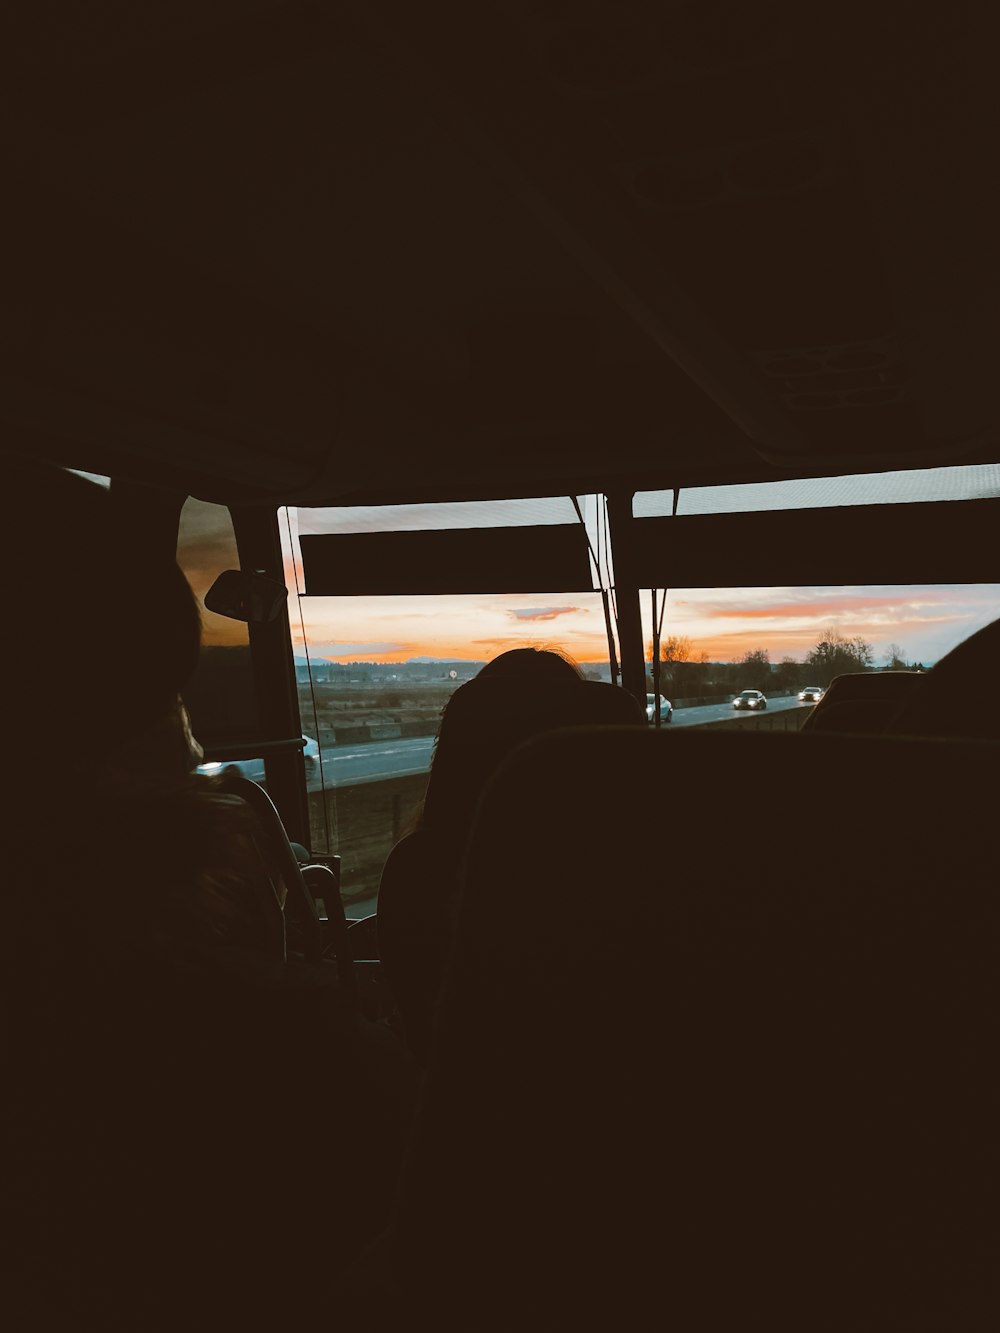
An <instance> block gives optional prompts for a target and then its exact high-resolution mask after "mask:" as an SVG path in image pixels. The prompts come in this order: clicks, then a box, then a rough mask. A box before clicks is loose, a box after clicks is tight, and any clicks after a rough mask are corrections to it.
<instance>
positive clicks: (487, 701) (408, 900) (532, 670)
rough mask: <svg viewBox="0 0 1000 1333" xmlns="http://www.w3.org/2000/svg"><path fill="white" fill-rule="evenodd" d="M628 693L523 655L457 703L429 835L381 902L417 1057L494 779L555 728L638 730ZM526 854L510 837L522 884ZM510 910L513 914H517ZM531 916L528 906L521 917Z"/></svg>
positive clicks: (406, 846)
mask: <svg viewBox="0 0 1000 1333" xmlns="http://www.w3.org/2000/svg"><path fill="white" fill-rule="evenodd" d="M642 721H644V716H643V713H642V709H641V708H640V706H639V705H638V704H637V703H636V701H635V700H634V699H633V698H632V696H631V695H630V694H627V693H626V692H625V691H624V690H620V689H617V688H615V687H614V686H611V685H604V684H600V683H596V682H593V681H585V680H583V679H582V678H581V676H580V673H579V671H578V670H577V668H576V667H575V666H574V665H573V664H572V663H571V662H570V661H569V660H568V659H566V658H565V657H563V656H562V655H561V654H559V653H557V652H553V651H550V650H543V649H535V648H517V649H514V650H512V651H511V652H507V653H503V654H501V655H500V656H499V657H497V658H495V659H494V660H493V661H492V662H489V663H488V664H487V665H486V666H485V667H483V669H482V671H480V672H479V674H478V675H477V676H476V677H475V679H474V680H471V681H469V682H468V683H467V684H465V685H463V686H461V687H460V688H459V689H458V690H456V691H455V693H454V694H453V695H452V697H451V699H450V700H449V702H448V705H447V707H446V708H445V711H444V716H443V717H442V720H441V727H440V731H439V733H438V738H437V741H436V743H435V750H434V758H433V762H432V764H431V774H430V779H429V781H428V785H427V794H426V797H425V799H424V804H423V810H422V813H421V819H420V825H419V827H418V829H417V830H416V832H414V833H412V834H410V835H409V836H408V837H405V838H403V839H401V841H400V842H398V843H397V844H396V846H395V847H394V848H393V850H392V852H391V853H390V855H389V858H388V860H387V861H386V865H385V868H384V870H383V872H382V881H381V885H380V888H379V900H378V938H379V953H380V957H381V959H382V964H383V966H384V968H385V970H386V975H387V978H388V981H389V984H390V987H391V988H392V992H393V995H394V997H395V999H396V1003H397V1006H398V1008H399V1012H400V1016H401V1018H402V1020H403V1024H404V1028H405V1031H406V1035H407V1040H408V1041H409V1043H410V1045H411V1047H412V1049H413V1050H414V1052H415V1053H416V1054H417V1055H418V1057H419V1058H421V1059H424V1058H425V1057H426V1054H427V1050H428V1046H429V1042H430V1035H431V1028H432V1018H433V1010H434V1005H435V1002H436V999H437V995H438V992H439V990H440V987H441V980H442V977H443V974H444V969H445V963H446V960H447V957H448V952H449V948H450V941H451V926H452V911H453V906H454V893H455V882H456V876H457V872H458V868H459V866H460V863H461V859H462V856H463V853H464V849H465V843H466V839H467V838H468V834H469V830H470V828H471V826H472V822H473V818H474V815H475V811H476V807H477V805H478V802H479V799H480V797H481V795H482V793H483V790H484V788H485V787H486V785H487V783H488V781H489V779H490V777H491V776H492V774H493V773H494V771H495V770H496V769H497V767H498V766H499V765H500V763H501V762H502V761H503V760H504V759H505V758H506V757H507V755H508V754H510V752H511V751H512V750H514V749H515V748H516V747H517V746H518V745H519V744H520V743H521V742H522V741H526V740H529V739H530V738H531V737H533V736H537V735H539V734H541V733H542V732H545V731H550V730H552V729H553V728H555V727H566V726H573V725H578V724H583V723H590V722H605V723H608V722H611V723H623V722H624V723H639V722H642ZM517 867H518V844H517V836H516V831H515V830H511V844H510V870H511V881H512V884H516V880H517ZM505 910H514V909H513V908H512V907H511V905H510V904H508V905H507V906H506V907H505ZM516 910H519V911H522V912H527V911H529V910H530V906H529V905H528V904H520V905H519V907H518V908H517V909H516Z"/></svg>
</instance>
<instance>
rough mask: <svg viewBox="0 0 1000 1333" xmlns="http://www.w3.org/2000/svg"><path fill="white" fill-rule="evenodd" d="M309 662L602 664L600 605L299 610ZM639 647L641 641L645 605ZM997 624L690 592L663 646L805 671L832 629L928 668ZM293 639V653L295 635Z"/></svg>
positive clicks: (757, 592)
mask: <svg viewBox="0 0 1000 1333" xmlns="http://www.w3.org/2000/svg"><path fill="white" fill-rule="evenodd" d="M302 610H303V615H304V619H305V625H306V634H307V636H308V640H309V651H310V654H311V655H314V656H316V657H319V658H329V659H331V660H333V661H342V662H348V661H358V660H378V661H383V662H389V661H393V662H402V661H406V660H407V659H408V658H411V657H443V658H452V657H453V658H471V659H474V660H484V659H489V658H491V657H494V656H496V654H498V653H501V652H504V651H505V650H506V649H508V648H515V647H521V646H524V645H526V644H535V645H537V646H555V647H560V648H563V649H564V650H565V651H566V652H568V653H569V654H570V655H571V656H572V657H574V658H575V659H576V660H577V661H579V662H591V661H607V657H608V652H607V639H606V635H605V630H604V616H603V612H602V609H601V601H600V597H599V596H598V595H597V594H596V593H595V594H593V595H592V596H589V597H588V596H581V595H579V594H576V595H573V596H568V595H565V594H563V595H559V594H552V595H550V596H545V597H539V596H537V595H533V596H527V595H525V596H517V597H385V598H364V599H361V598H348V597H342V598H333V597H317V598H309V597H307V598H303V600H302ZM643 612H644V616H643V619H644V640H645V641H648V640H649V638H650V608H649V599H648V593H647V594H644V596H643ZM998 615H1000V585H997V584H976V585H970V586H958V587H954V586H945V585H940V586H935V587H870V588H744V589H739V590H733V589H698V590H697V591H691V592H683V591H678V592H675V593H672V594H670V596H669V598H668V602H667V610H666V615H665V617H664V627H663V632H664V634H665V635H666V634H683V635H687V636H689V637H690V638H691V640H692V642H693V647H694V650H695V652H696V653H697V652H705V653H706V654H707V655H708V657H709V659H710V660H713V661H731V660H733V659H734V658H737V657H739V656H740V655H741V654H742V653H744V652H746V651H747V650H748V649H752V648H766V649H767V650H768V651H769V653H770V655H771V660H772V661H774V662H778V661H780V660H781V658H782V657H786V656H787V657H794V658H796V659H799V660H801V659H803V658H804V657H805V655H806V653H807V652H808V650H809V649H810V648H811V647H812V646H813V645H814V644H815V643H816V642H817V640H818V639H819V638H820V637H821V635H822V634H823V633H824V632H825V631H826V630H827V629H830V628H834V629H836V630H838V631H839V632H840V633H841V634H843V635H846V636H847V637H853V636H854V635H858V634H860V635H861V636H862V637H864V638H865V639H867V640H869V641H870V642H871V643H872V644H873V645H874V649H875V655H876V659H879V658H881V656H882V654H883V653H884V652H885V650H886V648H887V646H888V645H889V644H890V643H895V644H898V645H899V646H900V647H902V648H903V649H904V650H905V654H906V656H907V658H908V660H910V661H920V662H924V663H930V662H933V661H936V660H937V659H938V658H939V657H940V656H942V655H943V654H944V653H946V652H947V651H948V650H949V649H950V648H952V647H954V645H955V644H957V643H959V642H960V641H961V640H962V639H964V638H966V637H967V636H968V635H969V634H971V633H973V632H974V631H975V630H977V629H979V628H980V627H981V626H982V625H985V624H988V623H989V622H990V621H991V620H995V619H996V618H997V616H998ZM292 638H293V642H294V643H295V644H296V651H298V652H301V651H302V650H301V644H302V630H301V626H299V625H298V624H293V627H292Z"/></svg>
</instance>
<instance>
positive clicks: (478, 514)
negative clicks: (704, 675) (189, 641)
mask: <svg viewBox="0 0 1000 1333" xmlns="http://www.w3.org/2000/svg"><path fill="white" fill-rule="evenodd" d="M945 474H947V475H945ZM902 475H903V480H902V482H899V481H894V480H893V479H892V476H891V475H890V474H887V475H886V477H884V478H876V479H871V478H868V479H865V485H866V487H867V488H868V489H867V490H866V491H864V492H862V493H865V494H867V493H869V491H870V489H871V486H872V485H873V484H874V483H876V482H877V483H878V485H880V486H881V487H882V488H883V490H885V491H886V495H885V497H884V498H886V499H890V498H906V499H913V498H929V497H927V496H921V495H920V494H916V495H915V494H914V487H915V486H916V484H917V483H916V480H915V479H916V478H917V477H918V474H913V473H908V474H902ZM932 481H933V484H934V486H935V487H936V488H937V493H936V495H935V498H949V499H950V498H955V499H958V498H964V497H965V496H971V495H980V496H981V495H983V494H984V493H990V494H996V493H997V488H998V486H1000V471H998V469H988V470H987V469H981V470H973V469H959V468H955V469H937V470H936V472H935V473H934V474H933V475H932ZM945 484H947V487H948V488H950V489H946V490H945V491H944V493H943V494H942V492H941V488H942V486H943V485H945ZM780 485H781V486H785V487H790V486H794V487H795V491H794V494H793V495H792V496H791V500H792V501H795V502H798V503H809V502H810V500H811V496H810V487H816V488H821V491H820V490H819V489H818V490H817V494H818V495H821V500H822V502H823V503H825V504H830V503H834V504H836V503H857V501H858V494H859V491H858V486H859V483H858V481H857V479H851V478H834V479H825V480H823V481H822V482H820V483H810V482H799V483H780ZM900 485H903V486H905V488H906V492H905V494H898V490H899V487H900ZM890 487H895V488H896V490H895V491H893V492H891V493H890ZM837 488H839V489H837ZM749 489H751V488H741V487H726V488H713V492H712V495H711V501H712V504H713V505H714V506H715V507H720V504H719V502H720V501H721V507H729V506H732V507H737V505H739V504H746V502H747V497H746V496H745V495H741V494H736V493H737V492H742V491H746V490H749ZM753 489H755V490H760V489H762V488H753ZM772 489H773V488H769V491H768V494H767V495H766V496H765V500H766V502H767V503H761V502H757V501H756V499H755V497H751V498H752V499H754V500H755V503H754V506H753V507H770V504H771V503H772V502H773V498H772V496H771V494H770V491H771V490H772ZM685 494H686V495H687V504H686V505H684V504H682V509H681V512H684V509H685V508H687V507H688V506H690V507H689V508H688V512H696V511H697V510H698V509H701V508H703V506H704V504H705V499H704V497H702V496H700V495H699V493H697V492H688V493H682V499H683V497H684V495H685ZM803 497H804V498H803ZM777 498H778V500H780V502H781V503H782V504H789V503H790V501H789V497H788V496H787V495H786V494H784V493H783V494H782V495H781V496H779V497H777ZM669 499H670V497H669V495H664V494H663V493H658V494H657V493H647V495H646V496H644V497H637V508H636V512H637V514H639V513H655V512H661V513H662V512H669V508H668V507H667V506H668V504H669ZM640 501H641V504H642V508H640ZM581 504H582V505H583V506H584V512H585V517H586V518H587V521H588V528H589V530H590V532H591V537H592V540H596V538H597V536H598V533H597V531H596V529H595V527H594V521H595V520H594V509H593V507H591V508H590V509H588V508H587V500H586V498H585V497H581ZM470 511H471V520H470ZM573 518H574V511H573V509H572V504H571V502H570V500H569V499H567V498H566V497H557V498H555V499H546V500H532V501H501V502H493V503H488V504H479V505H475V506H469V505H457V504H456V505H434V506H421V505H408V506H395V507H393V509H392V510H391V511H390V510H389V509H388V508H385V507H383V508H380V509H377V510H375V509H371V510H367V509H353V510H339V511H337V510H299V511H295V510H291V511H288V517H287V518H286V517H285V513H284V511H283V512H282V524H283V539H284V545H285V549H286V579H287V581H288V585H289V588H290V601H289V613H290V619H291V625H292V639H293V644H294V647H295V651H296V653H297V654H302V653H303V651H304V648H303V643H304V639H303V630H302V621H304V623H305V634H306V638H307V639H308V646H309V653H310V655H311V656H314V657H316V658H326V659H330V660H334V661H341V662H349V661H363V660H367V661H371V660H376V661H383V662H402V661H406V660H407V659H409V658H419V657H430V658H464V659H469V660H474V661H483V660H488V659H489V658H491V657H494V656H496V655H497V654H498V653H501V652H503V651H505V650H506V649H508V648H512V647H518V646H524V645H527V644H534V645H536V646H553V647H560V648H562V649H564V650H565V651H566V652H568V653H569V654H570V655H571V656H572V657H574V658H575V659H576V660H577V661H579V662H598V661H607V656H608V653H607V638H606V634H605V627H604V616H603V611H602V608H601V599H600V596H599V594H598V593H596V592H594V593H583V594H581V593H574V594H565V593H532V594H520V595H510V596H494V595H480V596H419V597H418V596H412V597H398V596H397V597H302V598H301V599H299V598H298V597H297V596H296V569H295V564H294V563H293V560H292V558H291V552H292V550H293V549H295V548H297V540H296V539H297V535H298V531H299V530H301V531H302V532H306V531H311V532H318V531H320V532H321V531H331V530H334V531H340V532H365V531H373V530H379V529H383V530H384V529H386V528H387V527H389V528H399V527H407V528H425V527H435V528H446V527H466V526H484V525H492V524H509V523H552V522H556V523H565V522H569V521H573ZM289 522H290V523H291V527H292V534H291V542H289V539H288V533H287V526H288V524H289ZM183 536H184V541H183V543H182V545H183V548H184V550H185V561H184V564H185V572H186V573H187V574H188V577H189V578H190V579H191V582H192V584H193V586H194V588H195V591H196V592H197V593H198V594H199V596H203V595H204V591H205V589H206V588H207V587H208V586H209V584H210V583H211V581H212V580H213V579H214V577H215V575H216V574H217V573H218V572H219V571H220V570H221V569H223V568H226V567H227V566H230V567H231V566H232V565H234V564H235V563H236V559H235V546H234V544H233V541H232V535H231V528H230V527H229V520H228V515H227V514H226V512H225V510H222V509H220V508H219V507H218V506H215V505H207V504H203V503H202V502H199V501H189V502H188V506H187V507H186V510H185V520H184V534H183ZM298 575H299V580H298V586H299V587H300V588H301V587H302V586H304V584H303V580H302V572H301V567H299V570H298ZM642 612H643V619H644V640H645V641H646V642H648V640H649V638H650V637H651V630H650V625H651V622H650V605H649V594H648V592H646V593H643V596H642ZM998 616H1000V585H998V584H974V585H943V584H941V585H934V586H930V587H924V586H870V587H820V588H798V587H783V588H743V589H722V588H719V589H697V590H693V591H684V590H674V591H672V592H671V593H670V595H669V598H668V603H667V610H666V615H665V618H664V626H663V632H664V635H668V634H682V635H686V636H688V637H690V638H691V640H692V643H693V647H694V650H695V653H700V652H704V653H705V654H706V655H707V656H708V658H709V660H718V661H730V660H733V659H734V658H737V657H739V656H740V655H741V654H742V653H744V652H746V651H747V650H749V649H754V648H766V649H767V650H768V652H769V653H770V655H771V660H772V661H774V662H778V661H780V660H781V658H782V657H786V656H787V657H792V658H796V659H799V660H801V659H803V658H804V657H805V655H806V653H807V652H808V651H809V649H810V648H811V647H812V646H813V645H814V644H815V643H816V642H817V640H818V639H819V638H820V637H821V636H822V635H823V634H824V633H825V632H826V631H827V630H829V629H835V630H837V631H839V632H840V633H841V634H843V635H845V636H848V637H853V636H855V635H861V636H862V637H863V638H865V639H867V640H868V641H870V642H871V643H872V645H873V646H874V650H875V656H876V660H877V661H878V660H880V659H881V658H882V656H883V654H884V653H885V651H886V649H887V647H888V645H889V644H893V643H894V644H897V645H899V646H900V647H901V648H902V649H903V651H904V655H905V656H906V657H907V659H908V660H911V661H920V662H923V663H925V664H928V663H931V662H934V661H936V660H937V659H938V658H939V657H941V656H942V655H943V654H944V653H946V652H947V651H948V650H949V649H950V648H952V647H954V646H955V644H957V643H959V642H961V640H962V639H964V638H966V637H968V635H969V634H971V633H973V632H974V631H975V630H977V629H979V628H980V627H981V626H982V625H985V624H988V623H989V622H990V621H992V620H994V619H996V618H997V617H998ZM205 630H206V633H205V640H206V642H207V643H245V642H246V631H245V627H244V626H242V625H240V624H239V623H238V622H233V621H225V620H222V619H221V618H220V617H215V616H209V615H206V625H205Z"/></svg>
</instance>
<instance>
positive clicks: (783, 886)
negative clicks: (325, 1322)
mask: <svg viewBox="0 0 1000 1333" xmlns="http://www.w3.org/2000/svg"><path fill="white" fill-rule="evenodd" d="M995 758H996V751H995V749H994V748H993V747H988V746H976V745H974V744H954V745H953V744H950V743H942V742H937V743H934V742H920V741H905V740H900V739H890V738H883V737H859V738H851V739H847V738H844V737H840V736H822V735H819V736H812V737H808V736H807V737H800V736H786V735H781V734H778V735H770V734H754V735H744V734H742V733H724V732H720V733H712V734H703V735H697V734H694V733H684V732H680V733H675V734H670V733H666V734H663V733H661V734H656V733H652V732H646V731H638V730H637V731H634V732H633V731H630V730H606V731H603V732H602V731H599V730H596V729H585V730H579V731H565V732H560V733H554V734H552V735H550V736H546V737H542V738H540V739H538V740H536V741H534V742H532V743H530V744H528V745H526V746H524V747H522V748H521V749H520V750H518V751H517V752H516V753H515V754H513V755H512V756H511V757H510V759H509V760H508V762H507V763H506V764H505V765H504V766H503V767H502V769H501V770H500V771H499V772H498V774H497V776H496V778H495V779H494V781H493V783H492V784H491V786H490V788H489V790H488V791H487V793H486V795H485V797H484V799H483V802H482V806H481V808H480V811H479V817H478V820H477V824H476V827H475V829H474V832H473V835H472V839H471V842H470V845H469V850H468V858H467V862H466V866H465V871H464V876H463V884H464V891H463V899H462V904H461V912H460V919H459V926H458V938H457V949H456V953H455V956H454V960H453V966H452V970H451V972H450V975H449V979H448V982H447V984H446V989H445V994H444V998H443V1007H442V1014H441V1020H440V1026H439V1028H438V1031H437V1034H436V1038H435V1046H434V1050H433V1052H432V1058H431V1068H430V1073H429V1078H428V1084H427V1089H426V1095H425V1101H424V1105H423V1107H422V1110H421V1113H420V1116H419V1118H418V1124H417V1130H416V1135H415V1141H414V1145H413V1150H412V1154H411V1159H410V1163H409V1167H408V1169H407V1172H406V1175H405V1178H404V1183H403V1189H402V1193H401V1201H400V1209H399V1218H398V1225H397V1230H396V1234H395V1242H394V1254H393V1261H392V1262H393V1272H394V1279H395V1288H394V1289H395V1292H396V1294H397V1297H398V1298H400V1299H403V1300H405V1302H406V1305H407V1308H408V1309H412V1310H416V1311H421V1310H424V1311H428V1310H433V1311H434V1313H435V1318H436V1320H437V1323H438V1327H446V1328H452V1327H454V1328H458V1327H471V1328H477V1329H490V1330H493V1329H496V1330H500V1329H508V1328H514V1327H517V1328H532V1329H536V1328H537V1329H542V1328H549V1327H575V1326H581V1327H582V1326H586V1327H588V1328H589V1327H602V1326H606V1327H608V1328H613V1327H640V1326H645V1325H644V1323H643V1320H648V1319H650V1318H651V1317H654V1316H655V1318H656V1320H657V1322H659V1323H663V1324H665V1325H670V1324H673V1326H675V1327H678V1328H685V1329H709V1328H712V1329H715V1328H722V1327H738V1326H739V1327H742V1326H746V1325H747V1324H753V1325H755V1324H757V1323H760V1324H761V1325H762V1326H767V1327H769V1328H782V1329H792V1328H796V1329H800V1328H803V1327H809V1328H814V1329H824V1330H825V1329H829V1330H833V1329H835V1328H844V1327H851V1328H864V1329H872V1330H874V1329H876V1328H878V1329H886V1328H892V1329H899V1330H902V1329H903V1328H905V1329H911V1328H915V1329H916V1328H919V1329H931V1328H939V1327H949V1326H951V1327H958V1326H960V1325H961V1326H963V1327H966V1328H968V1327H979V1326H980V1325H978V1324H972V1323H970V1322H969V1320H970V1318H971V1315H972V1311H973V1310H974V1309H975V1308H976V1306H975V1305H974V1304H972V1303H971V1302H972V1301H973V1298H974V1296H975V1297H976V1298H977V1299H978V1297H979V1296H982V1294H983V1289H984V1285H983V1284H987V1285H988V1283H989V1282H990V1281H991V1280H992V1278H991V1274H992V1273H993V1269H994V1264H993V1258H994V1257H993V1255H992V1253H990V1252H989V1250H988V1246H989V1245H990V1244H991V1241H990V1237H991V1235H992V1223H991V1218H992V1216H993V1211H992V1210H993V1207H994V1204H995V1200H996V1197H997V1185H998V1183H1000V1182H998V1164H997V1160H998V1159H997V1154H996V1152H995V1144H996V1128H995V1126H996V1114H997V1111H998V1110H1000V1105H998V1097H997V1090H998V1086H1000V1083H998V1077H997V1074H996V1070H995V1066H996V1057H995V1052H996V1050H997V1048H998V1047H997V1043H998V1039H1000V968H998V967H997V962H998V958H997V952H998V940H1000V911H998V896H997V893H996V888H995V870H994V866H993V858H992V852H991V850H987V838H988V836H989V832H988V831H989V830H990V829H991V824H992V817H991V811H992V808H993V800H992V794H991V793H990V792H988V791H987V790H986V789H985V788H984V787H983V786H982V785H981V782H980V773H981V771H982V766H983V761H984V759H985V760H989V761H990V762H993V761H995ZM594 771H603V772H611V773H614V775H615V780H614V782H613V783H605V784H597V783H594V782H593V781H591V775H592V774H593V772H594ZM762 813H763V816H764V817H763V819H761V814H762ZM512 839H513V840H514V841H516V844H517V847H518V861H517V865H516V867H512V866H511V863H510V858H509V854H508V849H509V847H510V844H511V840H512ZM977 1284H978V1285H977ZM963 1301H965V1302H969V1304H968V1308H966V1307H964V1306H963ZM994 1313H995V1310H994ZM956 1320H958V1322H957V1323H956V1322H955V1321H956ZM963 1321H964V1322H963ZM985 1326H986V1325H984V1326H983V1327H985Z"/></svg>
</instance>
